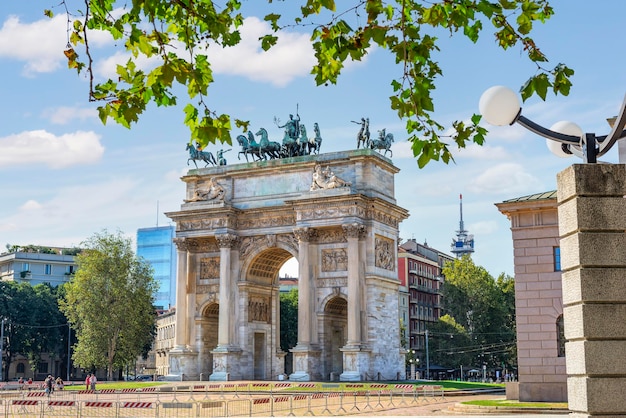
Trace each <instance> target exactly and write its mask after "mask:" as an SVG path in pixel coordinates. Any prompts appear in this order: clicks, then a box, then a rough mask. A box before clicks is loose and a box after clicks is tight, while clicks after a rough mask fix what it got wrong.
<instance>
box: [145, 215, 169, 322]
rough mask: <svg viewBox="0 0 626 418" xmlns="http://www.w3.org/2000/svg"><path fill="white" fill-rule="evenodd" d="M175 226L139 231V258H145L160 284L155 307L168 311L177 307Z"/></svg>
mask: <svg viewBox="0 0 626 418" xmlns="http://www.w3.org/2000/svg"><path fill="white" fill-rule="evenodd" d="M174 236H175V231H174V227H173V226H157V227H153V228H140V229H138V230H137V256H139V257H142V258H144V259H145V260H146V261H147V262H148V263H150V265H151V266H152V268H153V269H154V278H155V280H156V281H157V282H158V284H159V289H158V290H157V293H156V294H155V295H154V296H155V301H154V306H155V307H156V308H157V309H158V310H163V311H167V310H168V309H170V308H171V307H174V306H176V247H175V246H174V244H173V239H174Z"/></svg>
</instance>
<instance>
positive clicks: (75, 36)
mask: <svg viewBox="0 0 626 418" xmlns="http://www.w3.org/2000/svg"><path fill="white" fill-rule="evenodd" d="M83 1H84V9H83V10H80V11H79V10H75V9H73V8H71V7H70V5H69V3H70V1H69V0H62V1H61V3H60V6H61V7H63V8H64V11H65V12H66V13H67V14H68V17H69V18H68V34H69V35H68V47H67V49H66V50H65V55H66V57H67V59H68V66H69V67H70V68H73V69H76V70H77V71H78V72H79V73H83V72H86V76H87V78H88V79H89V98H90V100H92V101H97V102H100V103H102V105H101V106H100V107H99V115H100V119H101V120H102V122H103V123H106V122H107V120H108V119H113V120H114V121H116V122H118V123H120V124H122V125H123V126H126V127H130V125H131V124H132V123H133V122H137V120H138V119H139V116H140V115H141V114H142V113H143V112H144V111H145V110H146V108H147V106H148V104H150V103H155V104H156V105H158V106H173V105H176V104H177V99H178V97H177V95H176V93H175V88H176V86H177V85H182V86H183V87H186V90H187V95H188V100H189V103H188V104H187V105H186V106H185V108H184V123H185V124H186V125H187V126H188V128H189V130H190V132H191V138H190V143H191V142H193V141H197V142H198V143H199V144H200V145H201V146H205V145H207V144H208V143H210V142H215V141H221V142H223V143H229V144H230V143H231V136H230V130H231V128H232V126H231V116H230V115H228V114H220V113H219V112H218V111H217V110H216V109H215V108H213V106H211V105H210V104H209V102H208V89H209V87H210V85H211V84H212V83H213V81H214V79H213V74H212V69H211V62H210V59H209V54H208V50H209V49H210V48H219V47H222V48H228V47H232V46H234V45H236V44H238V43H239V42H240V40H241V35H240V32H239V28H240V26H241V25H242V23H243V20H244V16H243V14H242V13H241V12H240V8H241V6H242V2H241V1H240V0H226V1H224V2H223V3H222V4H215V3H216V2H213V1H199V2H192V1H188V0H176V1H171V0H131V1H130V2H128V3H127V5H126V6H122V5H121V4H120V2H118V1H116V0H83ZM267 3H268V4H271V3H274V1H273V0H267ZM118 6H119V8H118ZM290 6H291V8H294V9H296V10H299V12H296V13H295V16H294V15H293V14H290V13H286V15H287V16H288V17H285V16H283V15H281V14H278V13H268V14H266V15H265V17H264V20H265V21H267V22H269V23H270V24H271V27H272V30H273V32H272V33H268V34H266V35H264V36H262V37H260V38H259V44H260V46H261V47H262V48H263V49H264V50H266V51H267V50H268V49H270V48H271V47H272V46H273V45H275V44H276V42H277V40H278V37H279V36H280V30H281V29H284V28H286V27H298V28H301V29H306V30H307V31H308V30H309V28H313V29H312V31H311V41H312V44H313V47H314V50H315V57H316V59H317V64H316V65H315V66H314V67H313V68H312V69H311V73H312V74H313V75H314V77H315V81H316V83H317V85H323V84H326V83H329V82H330V83H337V81H338V77H339V75H340V74H341V71H342V69H343V67H344V63H345V62H346V61H347V60H361V59H363V58H364V57H365V56H366V55H367V54H368V52H369V51H370V49H371V48H372V47H374V46H377V47H378V48H382V49H386V50H388V51H389V53H390V54H391V55H392V56H393V57H394V58H395V61H396V63H397V65H398V74H396V75H395V76H390V84H391V90H392V95H391V97H390V106H391V108H392V109H393V110H395V111H396V112H397V114H398V117H399V118H400V119H402V120H404V121H405V122H406V131H407V133H408V134H409V138H408V139H409V141H411V143H412V150H413V153H414V155H415V156H416V157H417V162H418V165H419V166H420V167H423V166H424V165H425V164H427V163H428V162H429V161H431V160H439V159H441V160H442V161H443V162H445V163H448V162H449V161H450V160H451V159H452V155H451V153H450V150H449V144H447V143H445V142H444V139H445V137H446V136H445V135H444V133H443V132H444V131H445V127H444V126H443V125H441V124H440V123H439V122H437V121H436V120H435V119H433V114H434V111H435V104H434V102H433V100H432V97H431V93H432V92H433V91H434V90H435V89H436V85H437V82H439V80H438V79H439V78H440V77H442V76H443V74H442V70H441V68H440V67H439V65H438V63H437V62H436V61H435V59H434V58H433V56H432V54H433V53H434V52H437V51H439V46H438V39H437V37H436V34H437V33H438V32H441V31H442V30H443V31H447V32H449V34H450V35H457V36H460V33H462V34H463V36H465V37H467V38H468V39H470V40H471V41H472V42H476V41H477V40H478V38H479V35H480V34H481V32H482V31H483V30H484V27H483V25H488V27H490V30H492V31H493V36H494V37H495V41H496V44H497V45H498V46H499V47H500V48H502V49H508V48H512V47H514V46H516V45H520V46H521V51H522V52H523V53H524V54H525V55H526V56H527V57H528V59H529V60H530V61H531V62H534V63H535V64H536V65H537V73H536V74H535V75H533V76H532V77H530V78H529V79H528V81H527V82H526V83H525V84H524V86H523V87H522V88H521V93H522V99H523V100H526V99H527V98H528V97H530V96H532V95H533V94H537V95H539V96H540V97H541V98H542V99H545V96H546V94H547V92H548V90H552V91H553V92H554V93H555V94H563V95H567V94H569V89H570V85H571V83H570V80H569V77H570V76H572V75H573V71H572V70H571V69H569V68H568V67H567V66H565V65H563V64H558V65H557V66H555V67H554V68H553V69H551V68H546V67H544V65H546V64H547V62H548V59H547V57H546V56H545V55H544V54H543V53H542V52H541V50H540V49H539V48H538V46H537V45H536V44H535V42H534V41H533V39H532V38H531V37H530V36H529V33H530V32H531V31H532V29H533V26H534V24H535V23H537V22H541V23H543V22H545V21H546V20H547V19H549V18H550V17H551V16H552V15H553V9H552V7H551V6H550V4H549V2H548V0H501V1H498V2H495V1H490V0H440V1H433V2H426V1H415V0H414V1H408V0H391V1H388V2H383V1H382V0H359V1H356V2H353V3H352V4H349V5H346V6H344V7H345V9H343V10H339V11H337V10H336V4H335V1H334V0H307V1H306V2H302V3H301V5H300V7H299V8H297V6H296V7H294V6H293V3H292V2H290ZM285 7H286V6H285ZM291 8H290V9H289V10H291ZM45 14H46V15H48V16H50V17H52V16H53V12H52V10H46V11H45ZM315 19H321V20H322V21H324V20H325V22H326V23H317V21H316V20H315ZM96 30H98V31H104V32H108V33H109V34H111V35H112V36H113V38H114V39H115V40H117V44H118V45H119V46H120V48H123V49H124V51H123V52H126V53H130V54H132V56H131V58H130V59H128V61H126V63H124V64H123V65H119V66H118V67H117V77H116V79H115V80H112V79H109V80H106V81H104V82H100V83H96V81H95V78H94V73H93V68H94V63H95V60H96V58H94V57H95V56H96V55H95V54H94V53H93V51H92V48H91V46H90V43H89V40H90V34H91V33H92V32H91V31H96ZM77 49H81V50H80V51H77ZM211 51H213V49H211ZM79 52H80V54H79ZM146 61H151V62H153V63H156V64H155V66H154V67H152V69H150V70H148V69H145V68H143V67H142V63H145V62H146ZM191 101H195V102H196V103H195V104H192V103H191ZM479 122H480V116H478V115H473V116H472V118H471V122H470V123H469V124H468V123H466V122H463V121H457V122H454V123H453V128H454V129H453V131H454V133H453V134H451V136H450V139H451V140H452V142H454V143H455V144H456V145H457V146H458V147H459V148H463V147H465V146H466V144H467V142H475V143H477V144H479V145H480V144H482V143H483V141H484V135H485V133H486V130H485V129H484V128H482V127H480V126H479V125H478V124H479ZM235 125H236V126H237V127H240V128H242V129H243V130H244V131H245V130H247V126H248V122H247V121H245V120H241V119H238V118H235Z"/></svg>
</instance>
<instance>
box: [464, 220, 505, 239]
mask: <svg viewBox="0 0 626 418" xmlns="http://www.w3.org/2000/svg"><path fill="white" fill-rule="evenodd" d="M467 229H468V230H469V231H471V232H472V234H474V235H482V236H485V235H491V234H493V233H494V232H497V231H498V230H499V228H498V222H496V221H495V220H494V221H480V222H473V223H470V224H469V225H467Z"/></svg>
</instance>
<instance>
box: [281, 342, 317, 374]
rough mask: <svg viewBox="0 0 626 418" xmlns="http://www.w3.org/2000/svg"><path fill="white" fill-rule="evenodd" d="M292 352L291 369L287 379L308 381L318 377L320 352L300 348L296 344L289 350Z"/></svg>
mask: <svg viewBox="0 0 626 418" xmlns="http://www.w3.org/2000/svg"><path fill="white" fill-rule="evenodd" d="M291 352H292V353H293V370H294V372H293V373H291V374H290V375H289V380H291V381H294V382H308V381H311V380H315V379H319V378H320V377H319V373H318V372H317V370H319V357H320V352H319V351H317V350H311V349H302V348H300V349H299V348H298V347H297V346H296V347H295V348H293V349H292V350H291Z"/></svg>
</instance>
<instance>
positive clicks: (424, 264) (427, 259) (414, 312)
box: [398, 239, 454, 351]
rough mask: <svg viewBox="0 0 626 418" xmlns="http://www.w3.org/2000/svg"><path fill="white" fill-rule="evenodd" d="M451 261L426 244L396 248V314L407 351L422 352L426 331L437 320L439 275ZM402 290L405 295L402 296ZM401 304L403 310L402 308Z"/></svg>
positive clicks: (411, 242)
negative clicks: (400, 322) (402, 325)
mask: <svg viewBox="0 0 626 418" xmlns="http://www.w3.org/2000/svg"><path fill="white" fill-rule="evenodd" d="M452 260H454V259H453V258H452V257H451V256H449V255H447V254H444V253H442V252H440V251H437V250H435V249H433V248H430V247H428V245H426V244H419V243H417V242H416V241H415V239H411V240H408V241H406V242H404V243H402V244H401V245H400V246H399V247H398V279H399V280H400V301H399V306H400V312H399V314H400V319H402V320H403V322H404V323H405V324H406V331H407V335H406V341H407V345H408V347H407V348H410V349H413V350H417V351H423V350H424V349H425V346H426V330H428V329H429V327H430V326H431V325H432V324H434V323H436V322H437V321H438V320H439V317H440V316H441V310H442V295H441V285H442V283H443V280H444V279H443V276H442V273H441V271H442V269H443V266H444V264H445V263H446V262H448V261H452ZM405 289H406V293H404V292H403V290H405ZM405 298H406V299H405ZM407 301H408V304H407ZM405 304H407V305H408V307H407V308H404V305H405ZM405 317H406V318H407V319H406V322H405V320H404V318H405Z"/></svg>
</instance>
